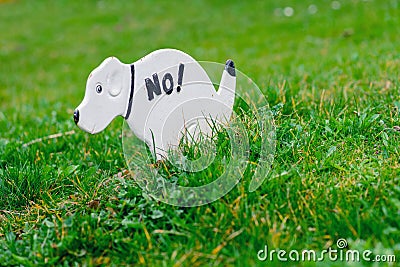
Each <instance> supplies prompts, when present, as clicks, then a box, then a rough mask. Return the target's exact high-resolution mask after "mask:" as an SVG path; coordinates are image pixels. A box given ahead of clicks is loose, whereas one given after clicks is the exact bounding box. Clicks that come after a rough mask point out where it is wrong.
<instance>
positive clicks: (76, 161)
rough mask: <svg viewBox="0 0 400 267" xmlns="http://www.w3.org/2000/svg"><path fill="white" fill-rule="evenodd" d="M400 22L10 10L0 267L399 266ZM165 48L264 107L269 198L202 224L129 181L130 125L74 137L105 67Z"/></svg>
mask: <svg viewBox="0 0 400 267" xmlns="http://www.w3.org/2000/svg"><path fill="white" fill-rule="evenodd" d="M399 9H400V3H399V1H397V0H389V1H377V0H375V1H374V0H370V1H356V0H354V1H286V0H285V1H284V0H281V1H247V2H245V1H230V2H226V1H190V2H189V1H187V2H186V1H182V2H163V1H141V2H140V1H79V2H78V1H5V2H3V3H1V4H0V21H1V22H0V177H1V180H0V222H1V227H0V238H1V239H0V259H1V261H0V264H4V265H12V264H22V265H26V266H29V265H36V264H49V265H53V264H60V265H61V264H64V265H73V264H81V265H85V264H88V265H97V264H105V265H110V264H115V265H119V264H127V263H131V264H132V263H137V264H145V265H154V264H163V265H166V266H170V265H174V264H176V265H180V264H183V265H185V266H187V265H194V266H198V265H203V264H209V265H237V266H243V265H256V264H260V265H263V264H264V263H263V262H259V261H258V260H257V257H256V253H257V251H258V250H259V249H262V248H263V247H264V245H265V244H267V243H268V245H269V246H271V248H278V247H279V248H282V249H291V248H296V249H319V250H322V249H323V248H326V247H329V246H334V244H335V242H336V240H337V239H338V238H346V239H348V240H349V247H350V248H352V249H360V250H361V249H367V248H369V249H374V252H375V253H383V252H387V253H392V254H393V253H397V254H396V255H399V254H398V253H399V246H400V245H399V239H400V238H399V237H400V225H399V221H400V212H399V210H400V204H399V203H400V201H399V195H400V189H399V173H400V171H399V148H398V144H399V134H400V133H399V131H398V129H399V128H396V127H398V126H399V124H400V123H399V109H400V98H399V67H400V53H399V52H400V51H399V44H400V27H399V26H400V10H399ZM166 47H170V48H176V49H180V50H183V51H185V52H186V53H188V54H190V55H192V56H193V57H194V58H196V59H198V60H206V61H215V62H221V63H223V62H225V60H226V59H228V58H232V59H233V60H234V61H235V63H236V66H237V68H238V69H239V70H241V71H242V72H244V73H245V74H247V75H248V76H249V77H251V78H252V79H253V80H254V81H255V82H256V83H257V84H258V85H259V87H260V88H261V90H262V91H263V93H265V95H266V97H267V99H268V101H269V103H270V106H271V107H272V109H273V111H274V114H275V121H276V125H277V138H278V146H277V154H276V157H275V163H274V166H273V171H272V173H271V174H270V175H269V177H268V179H267V181H265V182H264V184H263V186H262V188H261V189H259V190H258V191H256V192H254V193H248V192H247V191H246V189H245V187H243V186H240V185H239V186H238V187H237V188H235V189H234V190H233V191H232V192H231V194H229V195H227V196H226V197H224V198H223V199H221V200H219V201H217V202H215V203H213V204H211V205H208V206H204V207H199V208H189V209H181V208H178V207H171V206H168V205H164V204H162V203H157V202H154V201H153V200H151V199H149V198H148V197H147V196H145V195H142V193H141V191H140V190H139V189H138V187H137V186H136V185H135V183H134V182H133V181H132V180H131V179H129V177H128V176H126V175H125V173H124V170H125V169H126V165H125V162H124V159H123V156H122V148H121V140H120V139H119V135H120V133H121V125H122V119H121V118H119V119H117V120H115V121H114V122H113V123H112V124H111V126H110V127H108V128H107V129H106V131H104V132H103V133H101V134H99V135H96V136H89V135H88V134H86V133H84V132H81V131H79V130H78V129H77V128H76V126H75V125H74V123H73V120H72V113H73V109H74V108H75V107H76V106H77V105H78V104H79V103H80V101H81V99H82V97H83V94H84V90H85V83H86V78H87V76H88V74H89V72H90V71H91V70H92V69H93V68H94V67H96V66H97V65H98V64H99V63H100V62H101V61H102V60H103V59H104V58H106V57H108V56H111V55H114V56H117V57H118V58H119V59H120V60H121V61H123V62H126V63H129V62H134V61H136V60H137V59H139V58H141V57H142V56H144V55H146V54H148V53H150V52H151V51H153V50H156V49H159V48H166ZM396 129H397V130H396ZM71 130H75V132H76V133H74V134H72V135H63V136H61V137H59V138H53V139H45V140H42V141H41V142H36V143H34V144H32V145H30V146H28V147H23V144H26V143H28V142H30V141H32V140H35V139H37V138H43V137H46V136H49V135H51V134H55V133H67V132H69V131H71ZM397 258H399V257H397ZM275 264H276V265H280V264H281V263H279V262H275ZM296 264H300V263H296ZM301 264H305V265H307V263H301ZM310 264H311V265H312V263H310ZM326 264H327V265H329V264H331V263H329V262H328V263H326ZM339 265H340V264H339ZM339 265H338V266H339Z"/></svg>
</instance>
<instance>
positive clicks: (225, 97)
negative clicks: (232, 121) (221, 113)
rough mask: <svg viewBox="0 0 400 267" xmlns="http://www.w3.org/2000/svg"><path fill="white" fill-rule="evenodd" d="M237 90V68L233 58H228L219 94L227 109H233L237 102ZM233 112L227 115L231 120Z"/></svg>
mask: <svg viewBox="0 0 400 267" xmlns="http://www.w3.org/2000/svg"><path fill="white" fill-rule="evenodd" d="M235 91H236V70H235V64H234V63H233V61H232V60H230V59H228V60H227V61H226V63H225V69H224V71H223V73H222V78H221V82H220V84H219V89H218V95H219V100H220V101H221V102H222V103H224V105H225V106H226V108H227V109H229V110H230V111H232V109H233V104H234V102H235ZM231 114H232V112H230V113H229V114H226V115H227V118H226V119H227V120H229V118H230V116H231Z"/></svg>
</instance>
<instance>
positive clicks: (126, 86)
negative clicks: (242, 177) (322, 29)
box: [74, 49, 236, 159]
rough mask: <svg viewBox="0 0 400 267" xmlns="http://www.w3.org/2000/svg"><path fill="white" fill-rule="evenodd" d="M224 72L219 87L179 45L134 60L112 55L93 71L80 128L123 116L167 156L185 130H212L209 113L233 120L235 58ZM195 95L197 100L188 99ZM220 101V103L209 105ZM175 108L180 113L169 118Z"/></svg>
mask: <svg viewBox="0 0 400 267" xmlns="http://www.w3.org/2000/svg"><path fill="white" fill-rule="evenodd" d="M221 75H222V78H221V82H220V86H219V90H218V91H216V90H215V88H214V86H213V84H212V82H211V81H210V78H209V77H208V75H207V73H206V71H205V70H204V69H203V68H202V67H201V65H200V64H199V63H198V62H197V61H195V60H194V59H193V58H192V57H191V56H189V55H187V54H186V53H184V52H181V51H178V50H174V49H161V50H157V51H154V52H152V53H150V54H149V55H147V56H145V57H143V58H141V59H139V60H138V61H136V62H134V63H132V64H123V63H121V62H120V61H119V60H118V59H117V58H115V57H110V58H107V59H106V60H104V61H103V62H102V63H101V64H100V66H98V67H97V68H96V69H94V70H93V71H92V73H91V74H90V75H89V78H88V80H87V84H86V92H85V97H84V99H83V101H82V103H81V104H80V105H79V106H78V108H77V109H76V110H75V112H74V120H75V123H76V124H77V125H78V126H79V128H81V129H82V130H84V131H86V132H89V133H92V134H95V133H98V132H101V131H102V130H104V129H105V128H106V127H107V125H108V124H109V123H110V122H111V121H112V120H113V119H114V118H115V117H116V116H123V117H124V118H125V120H126V121H127V123H128V125H129V127H130V128H131V130H132V131H133V132H134V134H135V135H136V136H137V137H138V138H139V139H141V140H142V141H144V142H146V144H147V145H148V146H149V149H150V151H152V152H153V153H155V156H156V158H157V159H162V158H167V157H168V153H167V151H169V149H171V148H173V147H177V146H178V144H179V141H180V139H181V138H182V135H183V133H185V132H187V131H189V133H191V134H195V132H201V133H202V134H204V133H210V131H211V127H210V124H209V123H208V122H207V120H206V119H204V118H209V119H211V120H218V121H220V122H223V121H229V118H230V116H231V113H232V107H233V103H234V99H235V85H236V77H235V66H234V63H233V61H231V60H228V61H227V62H226V65H225V69H221ZM193 99H198V104H193V102H191V103H190V105H185V104H184V103H185V102H188V101H191V100H193ZM208 100H213V101H208ZM215 101H218V102H220V105H215V104H210V103H214V102H215ZM188 103H189V102H188ZM175 109H177V110H175ZM171 111H173V112H174V114H175V116H174V117H173V119H169V120H168V121H166V120H165V119H166V114H168V113H170V112H171Z"/></svg>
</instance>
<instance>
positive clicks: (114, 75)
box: [106, 57, 123, 97]
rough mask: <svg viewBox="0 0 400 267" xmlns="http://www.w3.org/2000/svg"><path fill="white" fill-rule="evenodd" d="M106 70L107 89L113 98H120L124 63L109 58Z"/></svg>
mask: <svg viewBox="0 0 400 267" xmlns="http://www.w3.org/2000/svg"><path fill="white" fill-rule="evenodd" d="M106 69H107V74H106V75H107V76H106V89H107V90H108V93H109V94H110V95H111V96H113V97H115V96H118V95H119V94H120V93H121V91H122V80H123V79H122V78H123V77H122V76H123V73H122V69H123V68H122V63H121V62H120V61H119V60H118V59H117V58H115V57H111V58H108V60H107V63H106Z"/></svg>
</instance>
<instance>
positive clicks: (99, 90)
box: [96, 84, 103, 94]
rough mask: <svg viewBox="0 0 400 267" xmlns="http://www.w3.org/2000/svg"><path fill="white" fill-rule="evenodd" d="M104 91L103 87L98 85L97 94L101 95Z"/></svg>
mask: <svg viewBox="0 0 400 267" xmlns="http://www.w3.org/2000/svg"><path fill="white" fill-rule="evenodd" d="M102 91H103V88H102V87H101V85H100V84H98V85H96V92H97V93H98V94H100V93H101V92H102Z"/></svg>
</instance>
